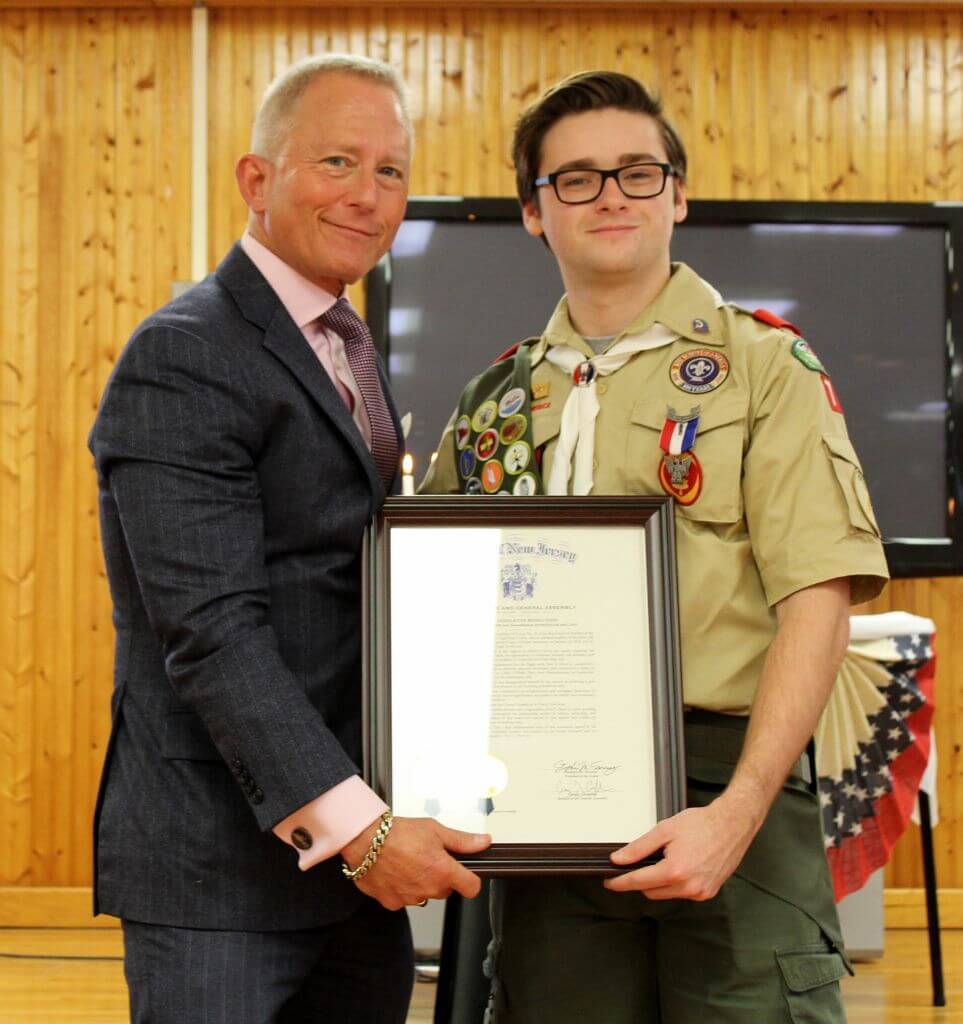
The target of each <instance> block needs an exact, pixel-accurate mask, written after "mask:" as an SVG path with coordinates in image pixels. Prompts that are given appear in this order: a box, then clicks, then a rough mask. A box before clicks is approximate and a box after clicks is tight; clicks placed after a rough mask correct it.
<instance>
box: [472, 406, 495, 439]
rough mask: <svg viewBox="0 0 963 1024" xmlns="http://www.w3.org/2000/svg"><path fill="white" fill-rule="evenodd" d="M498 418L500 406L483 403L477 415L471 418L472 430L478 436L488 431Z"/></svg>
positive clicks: (476, 412)
mask: <svg viewBox="0 0 963 1024" xmlns="http://www.w3.org/2000/svg"><path fill="white" fill-rule="evenodd" d="M497 417H498V406H497V405H496V404H495V403H494V402H491V401H489V402H482V404H481V405H480V406H479V407H478V408H477V409H476V410H475V415H474V416H472V418H471V426H472V430H474V431H475V433H476V434H480V433H481V432H482V431H483V430H487V429H488V427H490V426H491V425H492V424H493V423H494V422H495V420H496V418H497Z"/></svg>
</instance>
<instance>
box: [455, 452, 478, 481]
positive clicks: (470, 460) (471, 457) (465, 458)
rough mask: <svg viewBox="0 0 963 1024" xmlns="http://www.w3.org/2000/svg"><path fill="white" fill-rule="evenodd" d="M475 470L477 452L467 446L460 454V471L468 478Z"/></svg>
mask: <svg viewBox="0 0 963 1024" xmlns="http://www.w3.org/2000/svg"><path fill="white" fill-rule="evenodd" d="M474 471H475V453H474V452H473V451H472V450H471V448H466V449H465V450H464V451H463V452H462V453H461V454H460V455H459V456H458V472H459V473H461V475H462V476H463V477H464V478H465V479H466V480H467V479H468V477H470V476H471V475H472V473H474Z"/></svg>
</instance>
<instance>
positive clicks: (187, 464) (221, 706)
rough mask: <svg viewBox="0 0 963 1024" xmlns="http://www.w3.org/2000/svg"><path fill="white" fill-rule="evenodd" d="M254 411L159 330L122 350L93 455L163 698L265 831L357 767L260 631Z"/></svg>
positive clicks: (265, 597) (177, 332)
mask: <svg viewBox="0 0 963 1024" xmlns="http://www.w3.org/2000/svg"><path fill="white" fill-rule="evenodd" d="M260 408H261V406H260V405H259V404H258V403H256V402H254V401H253V399H252V396H251V394H250V393H249V389H248V388H247V387H246V383H245V379H244V376H243V374H242V370H241V368H240V367H239V366H237V365H236V364H233V363H232V362H231V361H230V360H229V359H228V358H226V357H225V356H224V355H223V354H222V353H220V352H218V351H216V350H215V348H214V346H213V345H212V344H211V343H209V342H207V341H205V340H203V339H201V338H198V337H195V336H194V335H192V334H189V333H186V332H184V331H183V330H181V329H179V328H177V327H170V326H157V325H154V326H150V327H147V328H146V329H143V330H142V331H141V332H140V333H139V334H137V335H136V336H135V338H134V339H133V340H132V341H131V343H130V344H129V345H128V347H127V348H126V349H125V352H124V354H123V356H122V357H121V360H120V361H119V363H118V366H117V368H116V370H115V372H114V375H113V377H112V378H111V381H110V383H109V385H108V388H107V390H106V392H105V395H104V399H103V402H102V404H101V408H100V411H99V413H98V417H97V422H96V424H95V427H94V430H93V432H92V434H91V450H92V451H93V454H94V457H95V460H96V463H97V469H98V473H99V474H100V477H101V488H102V495H103V497H102V500H105V501H112V502H113V503H114V504H115V506H116V516H117V518H118V519H119V522H120V525H121V529H122V531H123V541H124V545H125V547H126V557H128V558H129V560H130V563H131V564H130V569H131V574H132V575H133V577H134V579H136V581H137V586H138V587H139V590H140V597H141V599H142V603H143V606H144V608H145V609H146V612H147V616H148V618H149V620H150V625H151V627H152V629H153V631H154V633H155V634H156V635H157V637H158V639H159V641H160V643H161V645H162V649H163V655H164V663H165V668H166V672H167V676H168V679H169V680H170V683H171V686H172V688H173V691H174V692H175V694H176V696H177V698H178V699H179V700H180V701H181V702H183V703H184V704H186V705H187V706H188V707H189V708H191V710H193V711H194V712H195V713H196V714H197V715H198V716H199V717H200V719H201V721H202V722H203V724H204V726H205V727H206V729H207V731H208V733H209V734H210V736H211V739H212V740H213V742H214V744H215V746H216V747H217V750H218V752H219V753H220V755H221V757H222V758H223V759H224V761H225V763H226V764H227V765H228V767H229V768H231V769H232V771H233V772H234V774H235V775H236V776H238V780H239V785H240V786H241V789H242V791H243V792H244V793H245V796H246V798H247V799H248V802H249V803H250V805H251V808H252V811H253V813H254V815H255V817H256V819H257V822H258V825H259V827H260V828H261V829H262V830H267V829H269V828H271V827H272V826H273V825H275V824H276V823H277V822H279V821H280V820H282V819H283V818H285V817H287V816H288V815H290V814H291V813H292V812H293V811H295V810H296V809H297V808H299V807H301V806H303V805H305V804H307V803H308V802H309V801H311V800H313V799H314V798H315V797H317V796H318V795H319V794H320V793H322V792H324V791H326V790H328V789H330V788H331V787H332V786H335V785H337V784H338V783H340V782H342V781H343V780H344V779H347V778H349V777H350V776H352V775H355V774H356V773H357V770H358V769H357V768H356V767H355V765H354V764H353V763H352V761H351V759H350V758H349V757H348V755H347V753H346V752H345V751H344V749H343V748H342V746H341V744H340V743H339V742H338V740H337V738H336V737H335V736H334V734H333V733H332V732H331V731H330V729H329V728H328V727H327V725H326V724H325V722H324V720H323V718H322V716H321V715H320V713H319V712H318V711H317V709H316V708H315V707H314V706H313V705H312V704H311V703H310V701H309V700H308V698H307V696H306V694H305V692H304V689H303V687H302V686H301V684H300V683H299V682H298V680H297V679H296V678H295V677H294V676H293V674H292V673H291V671H290V670H289V669H288V668H287V666H286V665H285V664H284V662H283V660H282V658H281V656H280V653H279V650H278V643H277V638H276V636H275V633H274V630H273V629H272V626H271V609H270V604H269V588H268V578H267V569H266V552H265V545H264V523H263V513H262V505H261V496H260V489H259V483H258V477H257V472H256V465H255V460H256V455H257V452H258V450H259V447H260V444H261V443H262V438H263V437H264V436H265V431H266V426H265V425H264V424H262V423H261V422H259V419H258V417H259V416H261V415H262V413H261V412H260ZM252 780H254V783H253V784H252Z"/></svg>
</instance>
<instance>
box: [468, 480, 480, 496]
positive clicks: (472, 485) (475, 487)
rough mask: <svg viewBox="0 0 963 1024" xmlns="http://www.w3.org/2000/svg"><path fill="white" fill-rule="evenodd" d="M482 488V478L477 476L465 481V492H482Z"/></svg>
mask: <svg viewBox="0 0 963 1024" xmlns="http://www.w3.org/2000/svg"><path fill="white" fill-rule="evenodd" d="M481 489H482V485H481V480H479V479H478V477H477V476H473V477H472V478H471V480H466V481H465V494H481Z"/></svg>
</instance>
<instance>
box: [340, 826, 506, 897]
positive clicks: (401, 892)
mask: <svg viewBox="0 0 963 1024" xmlns="http://www.w3.org/2000/svg"><path fill="white" fill-rule="evenodd" d="M377 827H378V822H375V823H374V824H373V825H371V826H369V827H368V828H366V829H365V830H364V831H363V832H362V833H361V834H360V835H358V836H356V837H355V838H354V839H352V840H351V842H350V843H348V845H347V846H346V847H345V848H344V849H343V850H342V851H341V856H342V857H343V858H344V862H345V863H346V864H347V865H348V867H351V868H355V867H357V866H358V865H359V864H360V863H361V861H362V860H363V859H364V855H365V854H366V853H367V852H368V848H369V846H370V845H371V837H372V836H373V835H374V834H375V832H376V831H377ZM491 841H492V838H491V836H488V835H476V834H474V833H471V832H457V831H455V829H452V828H445V826H444V825H439V824H438V822H437V821H435V820H434V819H432V818H395V820H394V823H393V825H392V826H391V832H390V833H389V835H388V838H387V839H386V840H385V844H384V846H382V847H381V853H380V854H379V855H378V859H377V861H376V862H375V863H374V865H373V866H372V868H371V870H370V871H368V873H367V874H366V875H364V877H362V878H359V879H358V880H357V881H356V882H355V885H357V887H358V888H359V889H360V890H361V891H362V892H363V893H365V894H366V895H367V896H370V897H371V898H372V899H376V900H377V901H378V902H379V903H380V904H381V905H382V906H383V907H384V908H385V909H386V910H400V909H401V908H402V907H411V906H415V905H417V904H418V903H420V902H421V901H422V900H425V899H444V898H445V897H446V896H450V895H451V893H452V892H457V893H460V894H461V895H462V896H464V897H466V898H467V899H472V898H474V897H475V896H477V895H478V892H479V890H480V889H481V879H480V878H479V877H478V875H476V874H474V873H473V872H471V871H469V870H468V869H467V868H465V867H462V865H461V864H459V863H458V861H457V860H455V858H454V857H452V856H451V855H450V854H449V853H448V851H449V850H450V851H451V852H452V853H480V852H481V851H482V850H484V849H487V847H488V846H490V845H491Z"/></svg>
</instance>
